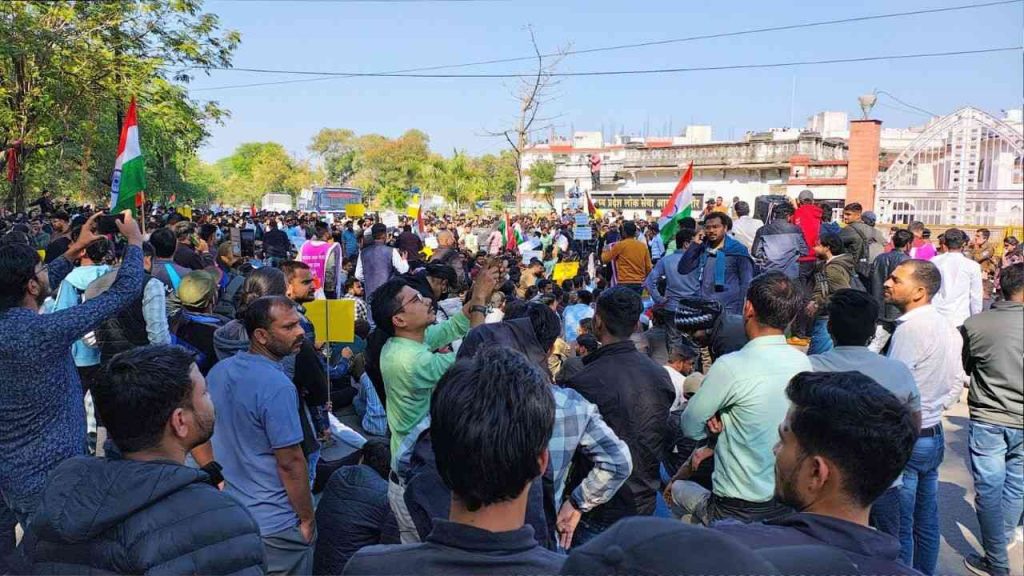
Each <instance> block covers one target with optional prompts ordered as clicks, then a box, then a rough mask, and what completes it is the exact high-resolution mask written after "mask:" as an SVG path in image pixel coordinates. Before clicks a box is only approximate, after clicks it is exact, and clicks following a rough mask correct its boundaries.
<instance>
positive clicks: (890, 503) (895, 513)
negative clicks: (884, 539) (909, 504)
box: [869, 488, 900, 538]
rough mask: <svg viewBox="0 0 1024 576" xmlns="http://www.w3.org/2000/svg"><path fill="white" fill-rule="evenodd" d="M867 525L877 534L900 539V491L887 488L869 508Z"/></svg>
mask: <svg viewBox="0 0 1024 576" xmlns="http://www.w3.org/2000/svg"><path fill="white" fill-rule="evenodd" d="M869 523H870V524H871V526H872V527H873V528H875V529H876V530H878V531H879V532H885V533H886V534H888V535H890V536H892V537H893V538H899V537H900V489H899V488H889V489H888V490H886V491H885V493H884V494H882V495H881V496H879V497H878V500H875V503H874V504H873V505H872V506H871V516H870V518H869Z"/></svg>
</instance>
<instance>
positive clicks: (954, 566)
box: [936, 391, 1024, 575]
mask: <svg viewBox="0 0 1024 576" xmlns="http://www.w3.org/2000/svg"><path fill="white" fill-rule="evenodd" d="M968 422H969V418H968V410H967V392H966V391H964V393H963V395H962V396H961V398H960V403H959V404H957V405H956V406H953V407H952V408H951V409H950V410H948V411H947V412H946V417H945V418H944V419H943V426H944V432H945V435H946V455H945V458H944V459H943V462H942V467H941V468H939V526H940V528H941V531H942V548H941V549H940V550H939V565H938V567H937V568H936V573H937V574H942V575H951V574H971V572H969V571H968V570H967V568H966V567H964V560H963V559H964V556H966V555H968V554H971V553H981V535H980V534H981V533H980V531H979V529H978V516H977V514H976V513H975V511H974V480H973V479H972V478H971V469H970V451H969V449H968V444H967V431H968ZM1010 574H1014V575H1021V574H1024V545H1020V544H1018V545H1017V546H1015V547H1014V548H1013V549H1012V550H1011V551H1010Z"/></svg>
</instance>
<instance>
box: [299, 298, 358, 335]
mask: <svg viewBox="0 0 1024 576" xmlns="http://www.w3.org/2000/svg"><path fill="white" fill-rule="evenodd" d="M305 306H306V319H307V320H309V321H310V322H311V323H312V324H313V327H314V328H316V339H317V341H318V342H324V341H326V342H354V341H355V339H356V303H355V301H354V300H314V301H312V302H310V303H308V304H306V305H305Z"/></svg>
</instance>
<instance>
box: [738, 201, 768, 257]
mask: <svg viewBox="0 0 1024 576" xmlns="http://www.w3.org/2000/svg"><path fill="white" fill-rule="evenodd" d="M732 209H733V210H735V211H736V216H737V218H736V220H734V221H733V223H732V237H733V238H735V239H736V240H738V241H739V243H740V244H743V245H744V246H746V247H747V250H750V247H751V246H753V244H754V235H755V234H757V231H758V229H760V228H761V226H764V222H762V221H760V220H758V219H757V218H752V217H751V216H750V205H749V204H747V203H746V202H743V201H740V202H737V203H736V204H735V205H733V207H732Z"/></svg>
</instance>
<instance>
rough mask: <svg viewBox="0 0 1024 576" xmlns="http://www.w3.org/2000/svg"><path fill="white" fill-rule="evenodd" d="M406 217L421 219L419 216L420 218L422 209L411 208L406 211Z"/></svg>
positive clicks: (417, 207)
mask: <svg viewBox="0 0 1024 576" xmlns="http://www.w3.org/2000/svg"><path fill="white" fill-rule="evenodd" d="M405 215H406V216H408V217H409V218H419V216H420V207H419V206H409V208H408V209H407V210H406V211H405Z"/></svg>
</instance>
